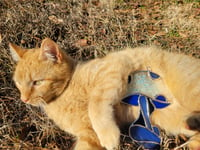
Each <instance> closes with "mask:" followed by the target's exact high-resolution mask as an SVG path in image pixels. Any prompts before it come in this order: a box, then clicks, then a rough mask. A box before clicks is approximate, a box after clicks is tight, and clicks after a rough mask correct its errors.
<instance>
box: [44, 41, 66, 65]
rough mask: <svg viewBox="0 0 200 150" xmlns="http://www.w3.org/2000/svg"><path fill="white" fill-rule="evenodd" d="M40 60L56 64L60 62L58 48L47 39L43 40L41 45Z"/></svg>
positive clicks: (60, 57) (60, 55)
mask: <svg viewBox="0 0 200 150" xmlns="http://www.w3.org/2000/svg"><path fill="white" fill-rule="evenodd" d="M41 50H42V52H41V58H42V59H45V60H51V61H53V62H56V63H60V62H61V61H62V57H63V56H62V52H61V50H60V49H59V46H58V45H57V44H56V43H55V42H54V41H52V40H51V39H49V38H45V39H44V40H43V41H42V44H41Z"/></svg>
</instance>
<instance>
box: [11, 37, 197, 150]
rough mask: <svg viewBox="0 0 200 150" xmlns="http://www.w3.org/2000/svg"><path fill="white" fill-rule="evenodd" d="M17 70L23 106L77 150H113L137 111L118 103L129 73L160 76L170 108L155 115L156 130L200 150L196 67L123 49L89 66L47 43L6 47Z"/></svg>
mask: <svg viewBox="0 0 200 150" xmlns="http://www.w3.org/2000/svg"><path fill="white" fill-rule="evenodd" d="M10 50H11V54H12V56H13V58H14V60H15V61H18V64H17V66H16V69H15V73H14V77H13V79H14V81H15V83H16V86H17V88H18V89H19V91H20V93H21V100H22V101H23V102H25V103H27V104H31V105H35V106H38V105H40V106H42V107H44V110H45V112H46V113H47V115H48V116H49V118H51V119H53V120H54V122H55V123H56V124H57V125H58V126H59V127H60V128H61V129H63V130H65V131H66V132H70V133H72V134H74V135H75V136H76V137H77V144H76V146H75V150H103V149H107V150H113V149H116V148H118V146H119V138H120V128H122V127H123V126H124V125H126V124H127V123H130V122H132V121H134V119H135V118H136V117H137V116H138V108H137V107H135V106H129V105H126V104H122V103H121V99H122V98H123V97H124V96H125V95H126V92H127V84H128V82H127V80H128V76H129V74H130V73H133V72H135V71H138V70H146V68H147V67H150V68H151V70H152V71H154V72H156V73H157V74H159V75H160V76H161V78H162V80H163V82H164V84H165V85H166V88H165V89H163V87H162V85H160V87H159V88H160V89H161V90H163V91H162V93H163V94H164V95H165V96H166V97H167V99H168V101H169V102H170V105H169V106H168V107H166V108H164V109H158V110H155V111H154V112H153V114H152V116H151V117H152V118H151V119H152V121H153V123H154V124H156V125H158V126H160V127H161V128H163V129H164V130H165V131H166V132H167V133H169V134H173V135H176V134H180V133H182V134H185V135H186V136H191V138H190V140H189V142H188V145H189V147H190V148H191V149H200V134H199V130H200V111H199V110H200V100H199V97H200V80H199V79H200V70H199V69H200V61H199V60H197V59H194V58H192V57H189V56H185V55H180V54H174V53H168V52H166V51H162V50H158V49H156V48H155V47H141V48H135V49H125V50H123V51H119V52H114V53H110V54H108V55H107V56H106V57H104V58H97V59H94V60H92V61H89V62H84V63H83V62H76V61H75V60H73V59H72V58H70V57H69V56H67V55H66V54H65V53H64V52H63V51H62V50H61V49H60V48H59V46H58V45H57V44H56V43H55V42H53V41H52V40H51V39H48V38H46V39H44V40H43V41H42V44H41V47H40V48H35V49H29V50H26V49H23V48H20V47H19V46H16V45H14V44H10Z"/></svg>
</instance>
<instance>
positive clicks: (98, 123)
mask: <svg viewBox="0 0 200 150" xmlns="http://www.w3.org/2000/svg"><path fill="white" fill-rule="evenodd" d="M113 113H114V112H113V106H112V104H109V103H108V101H101V99H99V100H97V101H93V102H91V103H90V105H89V116H90V119H91V122H92V127H93V128H94V130H95V132H96V134H97V136H98V138H99V141H100V143H101V145H102V146H103V147H105V148H106V149H107V150H114V149H117V147H118V145H119V138H120V130H119V128H118V126H117V124H116V122H115V119H114V114H113Z"/></svg>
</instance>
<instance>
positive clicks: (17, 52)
mask: <svg viewBox="0 0 200 150" xmlns="http://www.w3.org/2000/svg"><path fill="white" fill-rule="evenodd" d="M9 47H10V54H11V56H12V58H13V59H14V61H16V62H17V61H19V60H20V59H21V58H22V56H23V55H24V53H25V52H26V50H25V49H23V48H21V47H19V46H17V45H15V44H12V43H9Z"/></svg>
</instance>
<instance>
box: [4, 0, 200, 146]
mask: <svg viewBox="0 0 200 150" xmlns="http://www.w3.org/2000/svg"><path fill="white" fill-rule="evenodd" d="M112 2H114V1H112ZM112 2H111V3H110V4H107V3H106V1H105V0H102V1H99V0H91V1H90V0H67V1H64V0H61V1H56V0H33V1H31V0H13V1H7V0H1V1H0V14H1V15H0V112H1V113H0V148H1V149H29V150H30V149H34V150H35V149H38V150H40V149H43V150H46V149H68V150H69V149H70V148H71V147H72V145H73V143H74V139H73V137H72V136H70V135H68V134H66V133H64V132H63V131H61V130H59V129H58V128H57V127H56V126H55V125H54V124H53V123H52V122H51V121H50V120H48V119H47V117H46V116H45V114H43V113H42V111H41V110H39V109H38V108H33V107H31V106H27V105H25V104H23V103H22V102H20V100H19V93H18V91H17V89H16V88H15V86H14V84H13V82H12V72H13V69H12V68H13V67H12V66H13V61H12V60H11V58H10V55H9V53H8V42H9V41H11V42H13V43H16V44H18V45H21V46H24V47H29V48H31V47H34V46H35V45H38V44H40V42H41V39H43V38H44V37H50V38H52V39H53V40H55V41H57V43H58V44H59V45H61V47H62V48H63V49H64V50H65V51H66V52H67V53H69V54H70V55H71V56H72V57H74V58H76V59H79V60H88V59H91V58H94V57H97V56H103V55H105V54H106V53H107V52H108V51H114V50H116V49H121V48H124V47H127V46H130V47H135V46H139V45H147V44H156V45H158V46H161V47H163V48H167V49H168V50H169V51H176V52H183V53H186V54H188V55H192V56H195V57H197V58H199V57H200V43H199V41H200V31H199V29H200V26H199V20H200V7H199V0H169V1H165V0H162V1H160V0H154V1H153V0H147V1H142V2H141V1H140V0H134V1H133V0H124V1H123V0H116V1H115V3H114V4H113V3H112ZM162 134H163V136H162V137H163V147H162V149H172V148H173V147H176V146H178V145H180V143H182V142H180V139H181V138H177V140H175V138H174V137H167V136H166V135H165V133H164V132H163V133H162ZM121 149H122V150H128V149H132V150H133V149H141V148H138V147H137V145H136V144H132V143H130V142H127V141H126V140H124V138H122V144H121ZM182 149H187V148H182Z"/></svg>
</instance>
